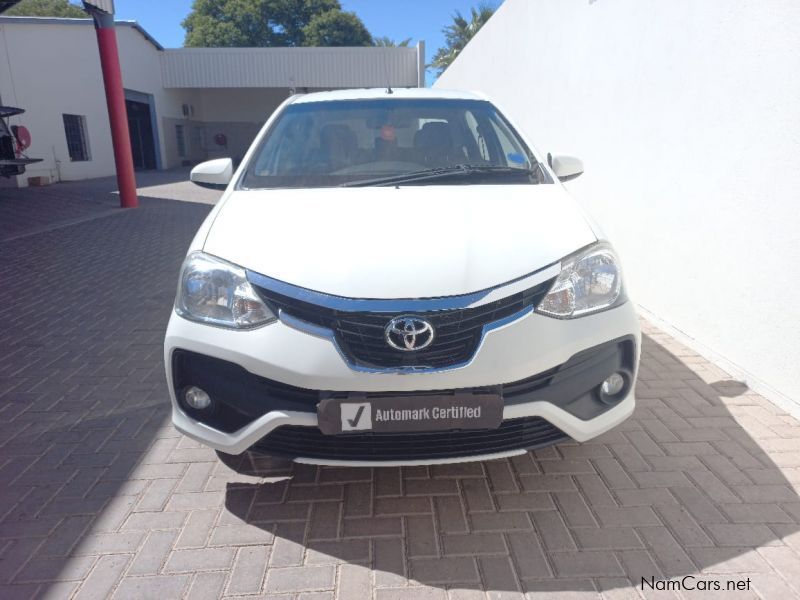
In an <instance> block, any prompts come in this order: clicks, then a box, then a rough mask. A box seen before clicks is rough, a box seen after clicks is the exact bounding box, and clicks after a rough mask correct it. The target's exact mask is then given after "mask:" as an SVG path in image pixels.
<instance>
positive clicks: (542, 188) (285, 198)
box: [203, 184, 595, 298]
mask: <svg viewBox="0 0 800 600" xmlns="http://www.w3.org/2000/svg"><path fill="white" fill-rule="evenodd" d="M594 241H595V236H594V234H593V233H592V230H591V228H590V227H589V225H588V223H587V222H586V220H585V219H584V218H583V214H582V212H581V210H580V209H579V208H578V207H577V205H576V203H575V201H574V200H572V199H571V198H570V197H569V195H568V194H567V193H566V192H565V191H564V189H563V188H562V187H561V186H560V185H554V184H542V185H455V186H435V185H429V186H399V187H396V188H395V187H388V186H387V187H360V188H328V189H325V188H323V189H285V190H277V189H275V190H253V191H236V192H233V193H232V194H231V195H230V196H229V197H228V198H227V200H226V201H225V206H224V208H223V210H222V211H221V212H220V213H219V214H218V215H217V218H216V220H215V222H214V225H213V227H212V228H211V231H210V233H209V235H208V238H207V240H206V243H205V246H204V248H203V249H204V250H205V251H206V252H208V253H210V254H213V255H215V256H219V257H220V258H224V259H225V260H228V261H230V262H233V263H235V264H238V265H240V266H243V267H245V268H247V269H251V270H253V271H256V272H258V273H262V274H264V275H268V276H269V277H273V278H275V279H280V280H282V281H286V282H288V283H292V284H294V285H298V286H301V287H305V288H308V289H312V290H316V291H321V292H325V293H328V294H334V295H339V296H347V297H352V298H429V297H440V296H453V295H460V294H467V293H470V292H475V291H479V290H483V289H486V288H490V287H494V286H496V285H499V284H501V283H505V282H507V281H511V280H512V279H516V278H517V277H522V276H523V275H527V274H528V273H532V272H533V271H536V270H538V269H541V268H542V267H545V266H547V265H550V264H552V263H554V262H558V261H559V260H560V259H562V258H563V257H564V256H566V255H567V254H570V253H572V252H574V251H575V250H578V249H579V248H582V247H583V246H586V245H588V244H590V243H592V242H594ZM323 247H324V254H320V249H321V248H323ZM356 257H357V260H356V259H355V258H356Z"/></svg>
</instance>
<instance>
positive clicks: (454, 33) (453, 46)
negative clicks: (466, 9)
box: [429, 2, 495, 75]
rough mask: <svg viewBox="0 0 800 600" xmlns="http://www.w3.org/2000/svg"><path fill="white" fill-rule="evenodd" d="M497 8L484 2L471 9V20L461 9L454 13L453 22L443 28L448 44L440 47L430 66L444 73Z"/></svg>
mask: <svg viewBox="0 0 800 600" xmlns="http://www.w3.org/2000/svg"><path fill="white" fill-rule="evenodd" d="M494 11H495V8H494V7H493V6H491V5H490V4H486V3H485V2H482V3H481V4H479V5H478V6H477V8H476V7H473V8H472V9H471V10H470V13H471V14H470V17H471V18H470V20H469V21H467V19H466V18H464V15H462V14H461V12H460V11H456V12H455V14H454V15H453V23H452V24H451V25H448V26H446V27H445V28H444V29H442V33H444V39H445V43H446V46H444V47H442V48H439V49H438V50H437V51H436V54H434V55H433V61H432V62H431V64H430V65H429V66H431V67H434V68H435V69H437V70H438V75H441V74H442V73H444V71H445V69H447V67H449V66H450V65H451V64H452V63H453V61H454V60H455V59H456V57H457V56H458V55H459V54H460V53H461V51H462V50H463V49H464V47H465V46H466V45H467V44H468V43H469V41H470V40H471V39H472V38H473V37H475V34H477V33H478V31H480V29H481V27H483V26H484V25H486V22H487V21H488V20H489V19H490V18H491V17H492V15H493V14H494Z"/></svg>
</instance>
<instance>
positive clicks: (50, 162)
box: [0, 24, 114, 180]
mask: <svg viewBox="0 0 800 600" xmlns="http://www.w3.org/2000/svg"><path fill="white" fill-rule="evenodd" d="M34 30H36V35H31V34H32V33H33V32H34ZM43 39H46V40H47V46H46V47H43V46H42V40H43ZM0 52H2V53H3V54H5V56H3V57H2V60H0V64H3V63H5V64H4V67H5V68H6V72H5V73H3V74H0V75H2V76H0V94H2V97H3V102H5V103H6V104H10V105H12V106H19V107H22V108H24V109H25V111H26V112H25V114H24V115H20V116H19V117H14V118H13V119H12V120H11V122H12V123H17V124H22V125H25V126H26V127H27V128H28V129H29V130H30V132H31V138H32V140H33V143H32V145H31V147H30V148H29V149H28V150H27V154H28V155H29V156H31V157H34V158H43V159H44V162H42V163H38V164H33V165H30V166H29V167H28V168H27V170H26V173H25V175H24V176H23V177H21V178H20V179H22V180H27V178H28V177H30V176H36V175H46V176H49V177H51V179H56V178H57V171H58V170H59V169H60V172H61V177H62V179H65V180H69V179H83V178H87V177H99V176H101V175H107V174H108V173H109V172H111V173H113V172H114V158H113V153H112V148H111V137H110V135H109V133H108V112H107V110H106V104H105V95H104V93H103V87H102V85H103V84H102V80H101V79H100V78H99V77H97V76H96V74H97V73H99V69H100V58H99V56H98V52H97V40H96V38H95V36H94V31H93V30H92V28H91V26H88V27H79V26H67V27H65V26H58V25H35V26H25V25H14V26H8V25H2V24H0ZM6 57H7V58H8V60H6ZM9 63H10V65H11V72H10V73H9V71H8V65H9ZM76 81H78V82H80V85H76ZM63 113H68V114H76V115H86V117H87V123H86V125H87V130H88V134H89V135H88V137H89V149H90V152H91V157H92V160H90V161H86V162H71V161H70V159H69V153H68V151H67V142H66V137H65V135H64V122H63V119H62V114H63ZM57 161H58V163H59V164H60V166H59V167H57V165H56V162H57Z"/></svg>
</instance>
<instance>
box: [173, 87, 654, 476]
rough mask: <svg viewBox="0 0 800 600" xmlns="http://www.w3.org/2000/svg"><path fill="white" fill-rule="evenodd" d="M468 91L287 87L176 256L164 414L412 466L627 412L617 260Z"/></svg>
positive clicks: (551, 159)
mask: <svg viewBox="0 0 800 600" xmlns="http://www.w3.org/2000/svg"><path fill="white" fill-rule="evenodd" d="M582 171H583V166H582V164H581V162H580V161H579V160H578V159H576V158H572V157H569V156H551V155H549V154H548V155H542V154H540V153H539V152H538V151H536V150H535V149H534V147H533V146H532V145H531V144H530V143H529V141H528V140H527V139H526V138H525V137H524V136H523V135H522V134H521V133H520V131H519V130H518V129H517V128H515V127H514V125H513V124H512V123H511V122H510V121H509V119H508V118H507V117H505V116H504V115H503V114H502V113H501V112H500V110H498V108H497V107H496V106H495V105H494V104H493V103H492V102H491V101H490V100H488V99H486V98H484V97H482V96H479V95H476V94H471V93H462V92H447V91H441V90H424V89H409V90H387V89H375V90H356V91H336V92H324V93H313V94H307V95H298V96H293V97H291V98H289V99H288V100H286V101H285V102H284V103H283V105H282V106H280V107H279V108H278V110H276V111H275V113H274V114H273V115H272V117H271V118H270V119H269V120H268V121H267V123H266V124H265V125H264V127H263V129H262V130H261V132H260V134H259V135H258V136H257V137H256V139H255V141H254V142H253V144H252V147H251V148H250V150H249V151H248V152H247V154H246V156H245V157H244V159H243V161H242V162H241V164H240V165H239V166H238V168H236V169H235V170H234V168H233V163H232V161H231V160H230V159H217V160H213V161H209V162H207V163H203V164H201V165H198V166H197V167H195V168H194V170H193V171H192V174H191V179H192V181H194V182H195V183H197V184H198V185H201V186H206V187H213V188H218V189H224V190H225V192H224V194H223V196H222V198H221V199H220V201H219V203H218V204H217V206H216V207H215V209H214V210H213V211H212V213H211V214H210V215H209V217H208V218H207V219H206V221H205V223H204V224H203V225H202V226H201V228H200V230H199V231H198V233H197V235H196V237H195V238H194V241H193V242H192V244H191V247H190V248H189V251H188V254H187V256H186V260H185V262H184V264H183V267H182V270H181V273H180V277H179V283H178V293H177V298H176V301H175V307H174V312H173V314H172V317H171V319H170V322H169V327H168V329H167V333H166V340H165V361H166V371H167V374H168V380H169V389H170V393H171V396H172V408H173V411H172V417H173V422H174V424H175V426H176V427H177V428H178V429H179V430H180V431H181V432H183V433H184V434H186V435H187V436H189V437H191V438H193V439H195V440H198V441H200V442H201V443H203V444H205V445H207V446H210V447H212V448H214V449H216V450H218V451H219V452H221V453H223V455H226V454H227V455H230V454H241V453H243V452H245V451H252V452H258V453H265V454H270V455H278V456H283V457H289V458H291V459H293V460H296V461H300V462H306V463H315V464H327V465H333V464H337V465H338V464H349V465H381V464H383V465H411V464H431V463H443V462H454V461H464V460H484V459H490V458H497V457H505V456H512V455H515V454H521V453H524V452H526V451H528V450H530V449H535V448H541V447H543V446H547V445H549V444H554V443H558V442H561V441H564V440H569V439H572V440H577V441H579V442H581V441H585V440H588V439H590V438H592V437H595V436H597V435H599V434H601V433H603V432H605V431H608V430H609V429H611V428H612V427H614V426H616V425H618V424H619V423H620V422H622V421H623V420H625V419H626V418H627V417H628V416H630V414H631V413H632V412H633V409H634V382H635V379H636V372H637V367H638V358H639V348H640V333H639V325H638V321H637V317H636V311H635V309H634V305H633V303H632V302H631V301H630V300H629V299H628V295H627V293H626V289H625V283H624V280H623V276H622V269H621V266H620V260H619V257H618V255H617V253H616V252H615V250H614V248H613V247H612V246H611V244H610V243H609V241H608V240H607V239H606V237H605V236H604V235H603V233H602V231H600V229H599V228H598V227H597V225H595V224H594V223H593V221H592V220H591V219H590V218H588V217H587V215H586V214H585V213H584V212H583V211H582V210H581V208H580V207H579V206H578V205H577V203H576V202H575V201H574V200H573V199H572V198H571V197H570V195H569V194H568V193H567V191H566V189H565V187H564V185H563V184H562V182H564V181H567V180H569V179H572V178H574V177H577V176H578V175H580V174H581V173H582Z"/></svg>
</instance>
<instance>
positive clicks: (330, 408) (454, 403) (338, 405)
mask: <svg viewBox="0 0 800 600" xmlns="http://www.w3.org/2000/svg"><path fill="white" fill-rule="evenodd" d="M503 405H504V403H503V397H502V395H501V394H499V393H493V392H482V393H474V394H473V393H456V394H433V395H413V394H409V395H402V394H400V395H397V396H388V397H377V398H368V397H367V396H366V395H359V394H350V395H349V396H347V397H346V398H323V399H322V400H320V402H319V404H318V405H317V420H318V423H319V428H320V431H322V433H324V434H327V435H338V434H342V433H361V432H363V433H398V432H406V431H408V432H413V431H448V430H454V429H496V428H498V427H499V426H500V423H502V421H503Z"/></svg>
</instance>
